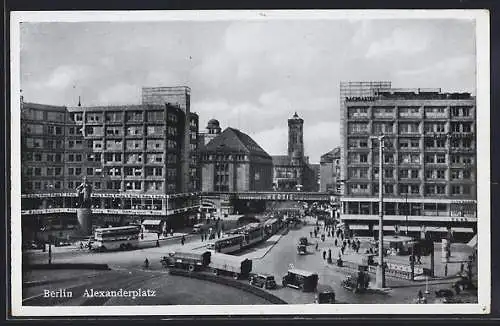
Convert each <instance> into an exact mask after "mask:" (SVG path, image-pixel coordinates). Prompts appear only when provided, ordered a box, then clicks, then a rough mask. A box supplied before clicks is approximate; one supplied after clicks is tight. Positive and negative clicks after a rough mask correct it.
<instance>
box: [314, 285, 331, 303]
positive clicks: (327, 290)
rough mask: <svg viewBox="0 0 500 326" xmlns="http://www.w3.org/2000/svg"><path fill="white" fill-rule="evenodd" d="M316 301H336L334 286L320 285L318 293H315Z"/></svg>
mask: <svg viewBox="0 0 500 326" xmlns="http://www.w3.org/2000/svg"><path fill="white" fill-rule="evenodd" d="M314 303H319V304H328V303H335V291H334V290H333V288H332V287H331V286H328V285H318V287H317V289H316V294H315V295H314Z"/></svg>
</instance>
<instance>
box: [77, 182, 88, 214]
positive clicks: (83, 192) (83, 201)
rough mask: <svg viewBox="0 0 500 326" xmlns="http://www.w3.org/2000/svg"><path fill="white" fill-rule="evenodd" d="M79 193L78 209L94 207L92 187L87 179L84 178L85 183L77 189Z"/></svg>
mask: <svg viewBox="0 0 500 326" xmlns="http://www.w3.org/2000/svg"><path fill="white" fill-rule="evenodd" d="M76 191H77V193H78V207H79V208H90V207H91V206H92V201H91V198H90V195H91V194H92V186H91V185H90V183H89V182H88V181H87V177H83V182H82V183H81V184H80V185H79V186H78V187H76Z"/></svg>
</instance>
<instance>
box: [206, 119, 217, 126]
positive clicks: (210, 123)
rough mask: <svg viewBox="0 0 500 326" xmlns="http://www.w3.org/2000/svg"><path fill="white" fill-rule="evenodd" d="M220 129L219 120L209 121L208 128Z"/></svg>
mask: <svg viewBox="0 0 500 326" xmlns="http://www.w3.org/2000/svg"><path fill="white" fill-rule="evenodd" d="M219 127H220V124H219V120H217V119H210V120H208V123H207V128H219Z"/></svg>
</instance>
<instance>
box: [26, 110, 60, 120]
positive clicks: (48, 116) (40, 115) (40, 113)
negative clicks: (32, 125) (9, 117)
mask: <svg viewBox="0 0 500 326" xmlns="http://www.w3.org/2000/svg"><path fill="white" fill-rule="evenodd" d="M22 114H23V118H25V119H29V120H38V121H49V122H64V119H65V113H64V112H54V111H46V110H36V109H30V108H27V109H23V113H22Z"/></svg>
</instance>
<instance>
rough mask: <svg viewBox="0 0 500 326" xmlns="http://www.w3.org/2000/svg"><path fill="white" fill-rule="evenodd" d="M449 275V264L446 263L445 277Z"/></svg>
mask: <svg viewBox="0 0 500 326" xmlns="http://www.w3.org/2000/svg"><path fill="white" fill-rule="evenodd" d="M446 276H448V264H445V265H444V277H446Z"/></svg>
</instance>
